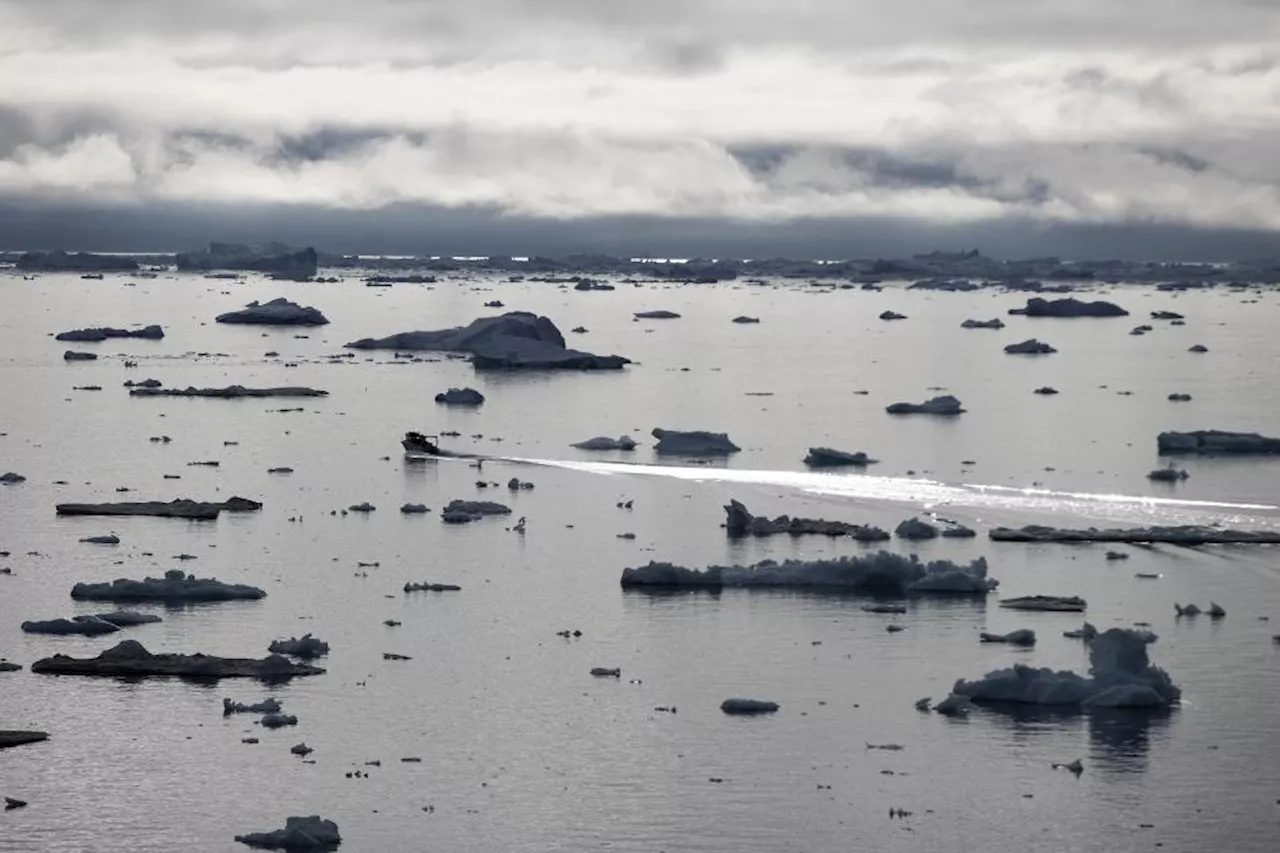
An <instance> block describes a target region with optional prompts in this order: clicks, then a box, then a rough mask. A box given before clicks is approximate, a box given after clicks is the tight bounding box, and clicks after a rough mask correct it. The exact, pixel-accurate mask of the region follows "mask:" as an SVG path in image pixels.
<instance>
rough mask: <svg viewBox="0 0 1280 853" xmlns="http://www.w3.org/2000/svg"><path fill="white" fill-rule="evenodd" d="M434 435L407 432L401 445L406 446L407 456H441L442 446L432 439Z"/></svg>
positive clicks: (405, 452) (405, 453)
mask: <svg viewBox="0 0 1280 853" xmlns="http://www.w3.org/2000/svg"><path fill="white" fill-rule="evenodd" d="M436 437H437V436H434V435H423V434H422V433H420V432H406V433H405V434H404V439H403V440H401V442H400V443H401V444H402V445H404V455H405V456H440V455H441V453H440V446H439V445H437V444H436V443H435V442H434V441H432V440H431V439H433V438H436Z"/></svg>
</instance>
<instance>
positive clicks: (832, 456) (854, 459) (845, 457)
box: [804, 447, 877, 468]
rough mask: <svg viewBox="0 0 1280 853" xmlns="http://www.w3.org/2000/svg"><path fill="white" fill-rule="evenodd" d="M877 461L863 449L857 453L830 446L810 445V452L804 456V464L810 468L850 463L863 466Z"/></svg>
mask: <svg viewBox="0 0 1280 853" xmlns="http://www.w3.org/2000/svg"><path fill="white" fill-rule="evenodd" d="M876 461H877V460H875V459H872V458H871V457H869V456H867V454H866V453H863V452H862V451H861V450H859V451H858V452H857V453H846V452H845V451H843V450H833V449H831V448H830V447H810V448H809V454H808V455H807V456H805V458H804V464H806V465H808V466H809V467H810V468H839V467H843V466H848V465H853V466H857V467H859V468H862V467H866V466H867V465H870V464H872V463H874V462H876Z"/></svg>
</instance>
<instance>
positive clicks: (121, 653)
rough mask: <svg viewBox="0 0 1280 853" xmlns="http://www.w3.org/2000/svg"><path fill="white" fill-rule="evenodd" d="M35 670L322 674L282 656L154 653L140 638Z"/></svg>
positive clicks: (272, 676) (49, 661)
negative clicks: (92, 655)
mask: <svg viewBox="0 0 1280 853" xmlns="http://www.w3.org/2000/svg"><path fill="white" fill-rule="evenodd" d="M31 671H32V672H34V673H37V674H47V675H99V676H118V677H124V678H129V677H138V678H141V677H145V676H152V675H154V676H179V677H184V678H207V679H215V678H261V679H264V680H268V681H270V680H278V679H279V680H282V679H286V678H292V677H293V676H295V675H319V674H321V673H323V672H324V670H323V669H320V668H318V667H314V666H309V665H307V664H301V663H294V662H293V661H290V660H288V659H287V658H283V657H281V656H280V655H270V656H268V657H265V658H262V659H256V658H221V657H217V656H215V655H204V654H194V655H184V654H166V653H161V654H152V653H151V652H149V651H147V650H146V648H145V647H144V646H143V645H142V644H141V643H139V642H138V641H136V640H125V641H124V642H122V643H119V644H117V645H115V646H113V647H112V648H109V649H107V650H106V651H104V652H102V653H100V654H99V655H98V656H97V657H92V658H73V657H68V656H67V655H54V656H53V657H51V658H43V659H42V660H38V661H36V662H35V663H33V664H31Z"/></svg>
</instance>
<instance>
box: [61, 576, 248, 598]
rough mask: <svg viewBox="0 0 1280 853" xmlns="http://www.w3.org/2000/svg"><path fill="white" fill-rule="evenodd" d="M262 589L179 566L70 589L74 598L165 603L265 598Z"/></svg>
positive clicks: (80, 584) (80, 585)
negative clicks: (161, 574)
mask: <svg viewBox="0 0 1280 853" xmlns="http://www.w3.org/2000/svg"><path fill="white" fill-rule="evenodd" d="M266 596H267V594H266V592H264V591H263V590H261V589H258V588H257V587H254V586H247V585H245V584H228V583H223V582H222V581H219V580H216V579H214V578H197V577H196V576H195V575H188V574H185V573H184V572H182V571H181V570H180V569H170V570H169V571H167V572H165V573H164V577H163V578H144V579H143V580H140V581H137V580H127V579H125V578H118V579H116V580H114V581H112V582H110V583H78V584H76V585H75V586H73V587H72V588H71V597H72V598H74V599H76V600H77V601H161V602H166V603H190V602H214V601H256V600H257V599H260V598H266Z"/></svg>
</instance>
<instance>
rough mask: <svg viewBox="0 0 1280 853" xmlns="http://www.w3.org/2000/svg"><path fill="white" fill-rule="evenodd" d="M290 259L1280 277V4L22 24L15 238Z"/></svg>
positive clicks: (201, 14)
mask: <svg viewBox="0 0 1280 853" xmlns="http://www.w3.org/2000/svg"><path fill="white" fill-rule="evenodd" d="M1126 236H1128V237H1130V238H1131V239H1126ZM278 237H281V238H283V237H287V238H288V239H290V240H292V241H295V242H305V243H316V244H317V245H320V244H322V243H325V242H326V241H327V244H326V245H323V246H322V248H328V249H331V250H334V251H362V250H368V251H406V252H407V251H438V250H442V249H447V250H456V251H475V250H478V249H482V248H483V249H484V250H486V251H488V250H491V251H502V250H504V249H505V248H506V247H507V246H508V245H509V246H510V251H512V252H527V251H538V250H541V251H544V252H551V251H572V250H575V249H582V250H611V251H618V252H622V253H626V252H628V251H636V252H640V251H651V252H657V253H662V252H663V251H664V250H666V249H667V248H668V247H670V248H679V249H680V250H681V251H683V252H685V253H686V254H688V253H692V254H712V253H714V252H715V251H719V250H724V249H729V248H730V247H739V246H741V247H742V248H743V249H745V250H752V251H750V252H749V253H750V254H756V255H764V254H787V253H788V251H789V250H791V251H793V252H800V253H807V254H820V255H822V256H827V257H841V256H849V255H852V254H861V255H866V254H871V255H875V254H886V253H892V252H902V251H910V250H914V251H925V250H928V249H930V248H935V247H940V248H956V247H957V246H956V245H939V242H940V241H941V242H942V243H946V244H951V243H953V242H954V241H960V240H963V241H964V244H965V245H970V244H974V245H979V246H981V247H982V248H984V249H987V248H988V247H994V251H992V253H993V254H1003V255H1005V256H1018V255H1028V254H1043V253H1046V252H1053V253H1059V254H1063V253H1070V254H1074V255H1077V256H1079V255H1082V254H1086V255H1087V254H1091V253H1094V254H1096V255H1097V256H1107V257H1112V256H1123V255H1133V256H1152V257H1156V256H1161V257H1176V256H1178V255H1179V254H1183V253H1187V252H1194V253H1196V254H1198V255H1201V256H1205V257H1210V256H1214V255H1230V254H1232V253H1244V254H1246V255H1251V256H1259V255H1261V256H1266V255H1269V256H1273V257H1280V10H1278V9H1277V8H1276V5H1275V0H1216V2H1213V3H1206V2H1203V0H1126V2H1123V3H1122V2H1116V0H874V2H873V0H841V2H831V0H785V2H784V1H783V0H644V2H631V0H626V2H618V0H431V2H419V1H418V0H360V2H358V3H357V2H349V0H342V2H339V0H218V2H216V3H215V2H208V3H186V2H172V0H110V2H107V0H0V247H5V248H18V247H32V248H53V247H65V248H88V249H105V248H118V249H136V250H143V249H155V250H161V249H174V248H186V247H188V246H189V245H198V244H200V243H203V242H206V241H207V240H209V239H253V238H257V239H261V240H270V239H276V238H278ZM106 243H110V245H109V246H108V245H105V244H106ZM442 243H450V245H449V246H447V247H446V246H442V245H441V244H442ZM453 243H458V244H466V245H465V246H463V245H458V246H457V248H456V249H454V247H453V245H452V244H453ZM702 245H705V246H706V247H707V251H706V252H701V253H699V252H697V251H696V250H697V248H698V247H699V246H702ZM897 247H901V248H897ZM881 250H883V251H881Z"/></svg>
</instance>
